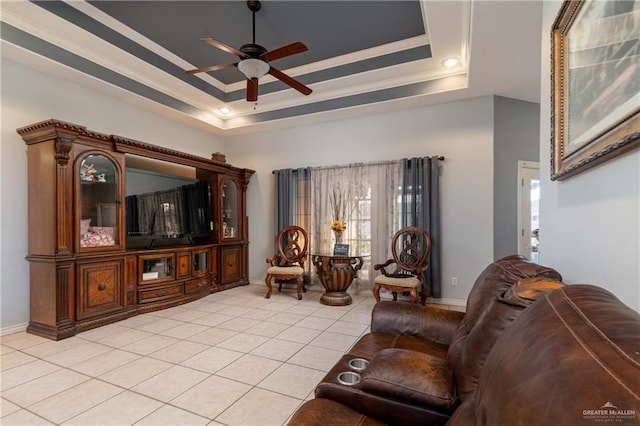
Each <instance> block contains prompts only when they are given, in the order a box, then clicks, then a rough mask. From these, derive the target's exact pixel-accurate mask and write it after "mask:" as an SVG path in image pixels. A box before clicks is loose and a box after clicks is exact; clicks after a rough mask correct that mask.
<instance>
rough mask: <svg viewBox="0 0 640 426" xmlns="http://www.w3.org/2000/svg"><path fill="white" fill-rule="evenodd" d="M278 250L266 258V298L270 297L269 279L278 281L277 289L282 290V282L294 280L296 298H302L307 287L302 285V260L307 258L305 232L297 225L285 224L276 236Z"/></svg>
mask: <svg viewBox="0 0 640 426" xmlns="http://www.w3.org/2000/svg"><path fill="white" fill-rule="evenodd" d="M276 244H277V246H278V251H277V253H276V254H274V255H273V256H271V257H270V258H268V259H267V263H269V264H271V266H269V268H267V276H266V278H265V283H266V284H267V294H266V296H265V297H266V298H267V299H268V298H270V297H271V292H272V287H271V280H272V279H275V280H276V281H277V282H278V291H282V284H283V283H285V282H287V281H289V280H291V281H293V280H295V282H296V284H297V290H298V300H301V299H302V292H306V291H307V289H306V287H305V285H304V262H305V261H306V259H307V247H308V242H307V233H306V232H305V230H304V229H302V228H301V227H299V226H287V227H286V228H284V229H282V230H281V231H280V232H279V233H278V236H277V237H276Z"/></svg>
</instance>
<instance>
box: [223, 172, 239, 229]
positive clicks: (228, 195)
mask: <svg viewBox="0 0 640 426" xmlns="http://www.w3.org/2000/svg"><path fill="white" fill-rule="evenodd" d="M221 190H222V191H221V192H222V204H221V208H222V238H223V239H230V238H238V237H239V233H240V228H239V220H238V219H239V217H238V216H239V215H238V201H239V195H238V184H237V183H236V182H235V181H234V180H233V179H223V181H222V185H221Z"/></svg>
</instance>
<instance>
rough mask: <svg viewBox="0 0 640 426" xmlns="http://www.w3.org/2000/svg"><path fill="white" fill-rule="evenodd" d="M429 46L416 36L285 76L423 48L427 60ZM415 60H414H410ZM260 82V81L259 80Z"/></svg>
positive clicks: (267, 79)
mask: <svg viewBox="0 0 640 426" xmlns="http://www.w3.org/2000/svg"><path fill="white" fill-rule="evenodd" d="M428 45H429V37H427V36H426V35H421V36H416V37H412V38H408V39H405V40H399V41H396V42H393V43H387V44H384V45H381V46H376V47H372V48H369V49H363V50H360V51H358V52H353V53H348V54H346V55H341V56H336V57H334V58H330V59H325V60H323V61H317V62H313V63H310V64H306V65H301V66H299V67H293V68H288V69H287V70H286V71H287V74H289V75H290V76H292V77H300V76H303V75H308V74H312V73H317V72H321V71H326V70H328V69H332V68H339V67H344V66H346V65H351V64H355V63H362V62H365V61H368V60H371V59H375V58H379V57H383V56H389V55H395V54H399V52H404V51H409V50H413V51H417V50H419V49H416V48H421V47H424V50H423V57H425V58H428V57H429V56H430V50H429V48H428V47H426V46H428ZM412 60H415V59H412ZM271 81H276V79H275V78H273V77H270V76H265V82H266V83H269V82H271ZM261 82H262V80H261ZM243 85H244V82H243V81H242V82H238V83H233V84H229V85H227V87H228V90H229V91H234V90H240V89H241V87H240V86H243Z"/></svg>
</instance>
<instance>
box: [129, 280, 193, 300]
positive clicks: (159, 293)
mask: <svg viewBox="0 0 640 426" xmlns="http://www.w3.org/2000/svg"><path fill="white" fill-rule="evenodd" d="M183 294H184V284H183V283H179V284H170V285H163V286H154V287H153V288H145V289H143V290H138V303H149V302H156V301H158V300H164V299H171V298H174V297H178V296H182V295H183Z"/></svg>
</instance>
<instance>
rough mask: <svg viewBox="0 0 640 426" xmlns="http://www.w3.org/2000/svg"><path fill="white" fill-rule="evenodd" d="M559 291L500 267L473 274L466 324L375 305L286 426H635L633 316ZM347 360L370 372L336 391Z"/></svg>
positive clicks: (419, 310) (583, 293)
mask: <svg viewBox="0 0 640 426" xmlns="http://www.w3.org/2000/svg"><path fill="white" fill-rule="evenodd" d="M561 279H562V277H561V276H560V274H559V273H558V272H556V271H555V270H553V269H550V268H546V267H543V266H539V265H536V264H533V263H530V262H528V261H527V260H526V259H525V258H523V257H520V256H509V257H506V258H504V259H500V260H498V261H496V262H493V263H492V264H491V265H489V266H488V267H487V268H486V269H485V270H484V271H483V272H482V273H481V274H480V276H479V277H478V279H477V280H476V283H475V284H474V287H473V289H472V291H471V293H470V295H469V298H468V301H467V311H466V313H464V314H463V313H457V312H452V311H446V310H441V309H437V308H433V307H423V306H419V305H411V304H406V303H398V302H380V303H378V304H377V305H376V306H375V308H374V311H373V314H372V323H371V333H369V334H367V335H365V336H363V337H362V338H361V339H360V340H359V341H358V342H356V344H355V345H354V346H353V347H352V348H351V350H350V351H349V352H348V353H347V354H345V355H344V356H343V357H342V359H341V360H340V361H339V362H338V363H337V364H336V365H335V367H334V368H333V369H332V370H331V371H330V372H329V373H328V374H327V375H326V376H325V378H324V379H323V380H322V381H321V382H320V384H318V386H317V388H316V393H315V396H316V398H315V399H313V400H311V401H308V402H306V403H305V404H303V405H302V406H301V407H300V408H299V409H298V411H297V412H296V413H295V414H294V416H293V417H292V418H291V420H290V423H289V424H290V425H320V424H372V425H373V424H392V425H396V424H398V425H400V424H402V425H410V424H421V425H442V424H447V425H491V426H493V425H509V426H511V425H549V424H556V425H578V424H585V423H587V424H590V423H589V422H602V421H603V420H606V419H610V418H611V419H615V421H616V422H617V424H620V423H622V424H625V422H626V423H628V424H640V314H638V313H637V312H636V311H634V310H632V309H630V308H629V307H627V306H625V305H624V304H622V303H621V302H620V301H619V300H617V299H616V298H615V297H614V296H613V295H612V294H610V293H609V292H607V291H606V290H604V289H601V288H598V287H595V286H587V285H569V286H563V285H562V284H561V283H560V281H561ZM353 358H364V359H367V360H369V364H368V366H367V367H366V368H365V369H364V370H363V371H361V372H360V381H359V383H357V384H355V385H344V384H340V383H339V382H338V380H337V378H338V375H339V374H340V373H341V372H344V371H348V370H349V369H350V367H349V365H348V363H349V361H350V360H351V359H353ZM613 407H617V408H613Z"/></svg>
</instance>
